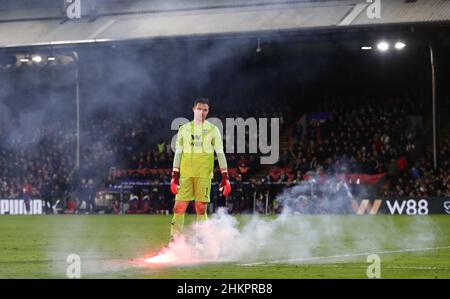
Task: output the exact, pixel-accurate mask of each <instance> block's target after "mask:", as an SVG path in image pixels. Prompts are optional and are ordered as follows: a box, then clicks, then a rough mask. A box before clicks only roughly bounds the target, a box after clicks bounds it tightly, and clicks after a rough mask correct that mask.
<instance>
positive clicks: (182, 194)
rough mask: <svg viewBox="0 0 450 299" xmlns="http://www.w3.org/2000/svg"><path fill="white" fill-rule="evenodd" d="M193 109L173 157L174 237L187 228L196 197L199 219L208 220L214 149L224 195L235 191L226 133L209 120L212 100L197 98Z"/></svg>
mask: <svg viewBox="0 0 450 299" xmlns="http://www.w3.org/2000/svg"><path fill="white" fill-rule="evenodd" d="M192 110H193V112H194V120H193V121H191V122H188V123H187V124H184V125H182V126H181V127H180V128H179V130H178V136H177V143H176V151H175V157H174V160H173V171H172V180H171V183H170V190H171V191H172V193H173V194H174V195H176V196H175V205H174V208H173V219H172V222H171V229H170V235H171V239H172V240H173V239H174V237H176V236H177V235H178V234H180V233H181V232H182V230H183V226H184V214H185V212H186V208H187V207H188V205H189V202H190V201H192V200H195V212H196V214H197V222H200V221H203V220H206V219H208V217H207V213H206V209H207V206H208V203H209V202H210V194H211V180H212V177H213V170H214V152H216V154H217V159H218V162H219V167H220V170H221V173H222V182H221V183H220V186H219V190H220V191H223V195H224V196H228V195H229V194H230V192H231V185H230V181H229V179H228V170H227V161H226V159H225V154H224V152H223V143H222V136H221V135H220V131H219V129H218V128H217V127H216V126H215V125H214V124H212V123H210V122H209V121H207V120H206V116H207V115H208V112H209V100H208V99H197V100H196V101H195V102H194V107H193V108H192Z"/></svg>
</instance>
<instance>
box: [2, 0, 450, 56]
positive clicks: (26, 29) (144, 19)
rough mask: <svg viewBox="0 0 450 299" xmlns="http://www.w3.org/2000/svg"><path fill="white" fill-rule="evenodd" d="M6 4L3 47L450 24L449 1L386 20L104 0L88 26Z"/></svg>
mask: <svg viewBox="0 0 450 299" xmlns="http://www.w3.org/2000/svg"><path fill="white" fill-rule="evenodd" d="M81 1H93V0H81ZM2 2H4V3H2V8H0V47H18V46H33V45H49V44H55V45H61V44H70V43H90V42H102V41H119V40H134V39H147V38H161V37H184V36H204V35H217V34H239V33H258V32H283V31H295V30H302V29H311V28H351V27H355V26H374V25H380V24H411V23H430V22H446V23H447V22H449V21H450V1H449V0H416V1H413V2H410V3H406V2H405V0H381V1H380V3H381V10H380V18H369V17H368V13H367V12H368V10H369V8H370V7H371V5H372V4H371V3H369V2H367V1H364V0H337V1H325V0H323V1H318V0H316V1H305V0H297V1H282V0H279V1H274V0H272V1H269V0H265V1H264V0H259V1H258V0H247V1H244V0H234V1H230V0H228V1H220V0H218V1H205V0H192V1H186V0H184V1H182V0H176V1H174V0H171V1H156V0H155V1H142V0H140V1H138V0H130V1H126V2H125V1H121V2H120V1H117V0H115V1H113V0H110V1H106V0H97V2H96V5H95V10H93V11H94V13H91V14H90V15H89V17H86V18H82V19H80V20H68V19H65V18H64V16H63V11H64V9H63V4H62V3H63V2H62V0H61V2H57V1H49V0H42V1H39V2H38V1H30V0H15V1H9V0H3V1H2ZM125 3H126V4H125ZM168 3H170V5H169V4H168ZM24 7H25V8H26V9H24ZM372 7H373V6H372ZM83 9H84V10H82V11H83V12H85V10H86V9H85V7H83Z"/></svg>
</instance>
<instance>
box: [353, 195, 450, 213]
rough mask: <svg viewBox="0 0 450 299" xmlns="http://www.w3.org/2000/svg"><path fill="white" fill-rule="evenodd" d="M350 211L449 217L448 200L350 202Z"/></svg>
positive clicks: (407, 199)
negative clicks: (445, 215) (444, 215)
mask: <svg viewBox="0 0 450 299" xmlns="http://www.w3.org/2000/svg"><path fill="white" fill-rule="evenodd" d="M352 209H353V212H354V213H355V214H357V215H377V214H387V215H411V216H413V215H428V214H449V215H450V198H448V197H444V198H433V197H430V198H408V197H404V198H402V197H400V198H383V199H360V200H352Z"/></svg>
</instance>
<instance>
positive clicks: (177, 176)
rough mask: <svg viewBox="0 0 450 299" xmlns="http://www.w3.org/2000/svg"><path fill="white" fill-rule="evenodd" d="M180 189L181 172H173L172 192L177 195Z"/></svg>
mask: <svg viewBox="0 0 450 299" xmlns="http://www.w3.org/2000/svg"><path fill="white" fill-rule="evenodd" d="M178 188H180V172H179V171H175V170H174V171H172V179H171V180H170V191H171V192H172V193H173V194H174V195H177V193H178Z"/></svg>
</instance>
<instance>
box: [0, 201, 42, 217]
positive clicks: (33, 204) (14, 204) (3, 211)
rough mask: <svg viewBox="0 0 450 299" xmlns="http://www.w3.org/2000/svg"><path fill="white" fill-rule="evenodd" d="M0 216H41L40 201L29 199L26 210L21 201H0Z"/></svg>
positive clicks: (23, 202)
mask: <svg viewBox="0 0 450 299" xmlns="http://www.w3.org/2000/svg"><path fill="white" fill-rule="evenodd" d="M0 215H42V200H41V199H31V200H30V204H29V209H28V210H27V208H26V205H25V201H24V200H23V199H0Z"/></svg>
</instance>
